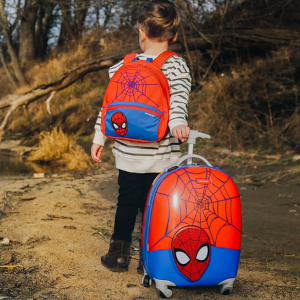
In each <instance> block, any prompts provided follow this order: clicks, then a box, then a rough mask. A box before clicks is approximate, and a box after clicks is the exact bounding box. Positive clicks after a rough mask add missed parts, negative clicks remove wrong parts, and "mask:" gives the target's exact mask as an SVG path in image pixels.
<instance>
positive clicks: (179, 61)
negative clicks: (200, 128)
mask: <svg viewBox="0 0 300 300" xmlns="http://www.w3.org/2000/svg"><path fill="white" fill-rule="evenodd" d="M162 71H163V72H164V73H165V75H166V77H167V79H168V82H169V87H170V118H169V129H170V132H172V130H173V128H174V127H176V126H179V125H186V126H187V125H188V123H187V117H188V114H187V105H188V100H189V93H190V91H191V76H190V71H189V68H188V66H187V64H186V62H185V60H184V59H183V58H181V57H175V56H172V57H171V58H170V59H169V60H167V61H166V63H165V64H164V65H163V67H162Z"/></svg>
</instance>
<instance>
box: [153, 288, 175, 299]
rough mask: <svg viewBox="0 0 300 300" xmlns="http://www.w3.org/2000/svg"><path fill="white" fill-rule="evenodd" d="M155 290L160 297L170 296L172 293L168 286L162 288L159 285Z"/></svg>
mask: <svg viewBox="0 0 300 300" xmlns="http://www.w3.org/2000/svg"><path fill="white" fill-rule="evenodd" d="M156 288H157V290H158V291H159V296H160V297H161V298H164V299H165V298H171V297H172V295H173V292H172V290H171V289H168V287H164V288H161V287H157V286H156Z"/></svg>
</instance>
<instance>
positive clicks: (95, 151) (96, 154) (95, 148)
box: [91, 144, 103, 163]
mask: <svg viewBox="0 0 300 300" xmlns="http://www.w3.org/2000/svg"><path fill="white" fill-rule="evenodd" d="M102 150H103V146H100V145H98V144H93V145H92V148H91V156H92V159H93V160H94V161H96V162H98V163H101V162H102V160H100V156H101V153H102Z"/></svg>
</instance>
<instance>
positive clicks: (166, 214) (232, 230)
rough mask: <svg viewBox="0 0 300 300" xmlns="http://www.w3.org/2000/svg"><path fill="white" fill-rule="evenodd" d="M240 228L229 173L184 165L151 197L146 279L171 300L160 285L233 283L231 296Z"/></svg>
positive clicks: (146, 229) (146, 226)
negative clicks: (149, 279)
mask: <svg viewBox="0 0 300 300" xmlns="http://www.w3.org/2000/svg"><path fill="white" fill-rule="evenodd" d="M241 223H242V222H241V203H240V197H239V193H238V190H237V187H236V185H235V183H234V182H233V180H232V179H231V178H230V176H229V175H227V174H226V173H225V172H223V171H221V170H219V169H217V168H213V167H210V166H197V165H186V166H182V167H178V168H176V169H173V170H170V171H166V172H165V173H162V174H161V175H160V177H159V178H158V179H157V180H156V182H155V183H154V185H153V186H152V188H151V190H150V192H149V196H148V202H147V207H146V210H145V214H144V226H143V236H142V243H143V244H142V247H143V248H142V257H143V265H144V268H145V274H148V275H149V276H150V277H151V279H154V281H155V283H156V288H157V289H158V290H160V291H161V292H162V293H163V294H164V296H167V297H169V296H168V293H166V292H165V291H166V290H165V288H164V287H163V288H162V289H161V286H165V287H167V286H172V285H173V286H208V285H221V286H225V285H228V284H229V285H230V287H228V288H229V290H228V291H229V292H230V291H231V290H232V285H233V281H234V279H235V277H236V275H237V269H238V262H239V255H240V248H241V227H242V224H241ZM228 280H229V281H230V282H229V283H228ZM169 291H170V290H169ZM223 292H224V290H223ZM223 292H222V293H223Z"/></svg>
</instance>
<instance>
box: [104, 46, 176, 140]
mask: <svg viewBox="0 0 300 300" xmlns="http://www.w3.org/2000/svg"><path fill="white" fill-rule="evenodd" d="M172 55H177V54H176V53H174V52H170V51H165V52H163V53H162V54H160V55H159V56H158V57H157V58H155V59H154V60H152V59H151V58H147V60H146V61H145V60H139V59H137V58H135V56H136V53H132V54H128V55H126V56H125V58H124V63H123V66H122V67H120V68H119V69H118V70H117V71H116V72H115V74H114V75H113V77H112V78H111V80H110V82H109V84H108V86H107V89H106V92H105V95H104V100H103V105H102V115H101V131H102V133H103V134H104V135H106V136H107V137H110V138H113V139H119V140H128V141H135V142H145V143H151V142H156V141H159V140H161V139H162V138H163V137H164V136H165V135H166V133H167V129H168V121H169V107H170V89H169V84H168V80H167V78H166V76H165V74H164V73H163V72H162V71H161V66H162V65H163V64H164V62H165V61H166V60H167V59H168V58H169V57H170V56H172ZM177 56H178V55H177Z"/></svg>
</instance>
